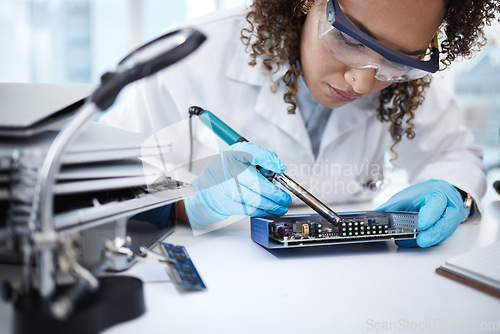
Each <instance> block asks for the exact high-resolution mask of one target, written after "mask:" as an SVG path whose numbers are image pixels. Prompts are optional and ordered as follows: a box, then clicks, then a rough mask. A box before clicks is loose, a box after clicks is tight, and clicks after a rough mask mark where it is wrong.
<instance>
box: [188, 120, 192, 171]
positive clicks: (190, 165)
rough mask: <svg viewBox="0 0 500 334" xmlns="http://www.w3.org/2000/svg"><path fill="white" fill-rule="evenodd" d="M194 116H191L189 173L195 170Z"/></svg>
mask: <svg viewBox="0 0 500 334" xmlns="http://www.w3.org/2000/svg"><path fill="white" fill-rule="evenodd" d="M192 118H193V114H191V113H190V114H189V172H192V169H193V119H192Z"/></svg>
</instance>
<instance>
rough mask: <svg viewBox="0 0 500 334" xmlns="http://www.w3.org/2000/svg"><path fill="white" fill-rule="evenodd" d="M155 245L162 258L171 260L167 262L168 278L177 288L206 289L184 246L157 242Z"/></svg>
mask: <svg viewBox="0 0 500 334" xmlns="http://www.w3.org/2000/svg"><path fill="white" fill-rule="evenodd" d="M157 245H158V246H159V248H160V251H161V252H162V254H163V256H165V257H167V258H169V259H171V260H172V261H169V262H167V265H168V268H169V274H170V277H171V278H172V280H173V282H174V283H175V284H176V285H177V286H178V287H180V288H182V289H186V290H205V289H206V286H205V283H203V281H202V279H201V277H200V274H198V271H197V270H196V267H195V266H194V264H193V261H191V258H190V257H189V255H188V253H187V251H186V248H185V247H184V246H178V245H173V244H169V243H166V242H159V243H157Z"/></svg>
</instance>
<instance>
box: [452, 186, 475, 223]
mask: <svg viewBox="0 0 500 334" xmlns="http://www.w3.org/2000/svg"><path fill="white" fill-rule="evenodd" d="M455 189H457V190H458V192H459V193H460V195H461V196H462V200H463V202H464V205H465V207H466V208H467V209H468V210H469V214H467V216H465V218H464V219H463V220H462V223H463V222H465V221H466V220H467V218H469V216H470V215H471V213H472V209H473V207H474V199H473V198H472V196H471V195H470V194H469V193H467V192H465V191H463V190H462V189H460V188H457V187H455Z"/></svg>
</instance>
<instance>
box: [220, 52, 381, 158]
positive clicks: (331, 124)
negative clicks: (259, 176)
mask: <svg viewBox="0 0 500 334" xmlns="http://www.w3.org/2000/svg"><path fill="white" fill-rule="evenodd" d="M248 60H249V56H248V53H246V52H236V54H235V56H234V57H232V59H231V63H230V64H229V66H228V70H227V76H228V78H230V79H233V80H237V81H240V82H243V83H246V84H249V85H254V86H260V91H259V95H258V98H257V101H256V105H255V111H256V112H257V113H258V114H260V115H261V116H262V117H264V118H265V119H267V120H269V121H270V122H272V123H273V124H274V125H275V126H277V127H278V128H280V129H281V130H282V131H283V132H285V133H287V134H288V135H290V136H291V137H293V138H294V139H295V140H296V141H297V143H298V144H299V145H301V146H303V147H305V148H306V149H307V151H308V152H309V153H310V155H311V158H312V157H313V152H312V147H311V142H310V139H309V135H308V133H307V130H306V128H305V124H304V121H303V119H302V116H301V115H300V114H299V112H300V111H298V112H297V113H295V114H288V111H287V108H288V104H286V103H284V102H283V95H284V94H285V92H286V91H287V86H286V85H285V84H284V82H283V80H282V79H283V76H284V74H285V73H286V71H287V70H288V65H286V66H282V67H281V68H280V69H279V70H278V71H275V73H274V74H273V79H274V80H275V81H276V82H279V83H280V85H279V86H278V89H277V91H276V92H275V93H272V92H271V88H270V87H271V86H272V84H273V82H272V81H271V76H270V74H269V72H268V71H266V70H265V69H263V67H262V65H261V64H262V63H261V62H259V61H258V62H257V64H256V65H255V67H251V66H250V65H248ZM275 94H276V95H277V96H280V99H279V100H277V99H276V97H275V96H274V95H275ZM377 100H378V94H374V95H372V96H369V97H367V98H363V99H360V100H357V101H354V102H351V103H349V104H346V105H345V106H342V107H340V108H337V109H335V110H334V111H333V114H332V115H331V116H330V118H329V119H328V123H327V125H326V128H325V131H324V133H323V138H322V140H321V145H320V150H319V155H318V159H319V158H321V155H322V152H323V150H324V149H325V148H326V147H327V146H328V145H330V144H331V143H332V142H334V141H335V140H336V139H338V138H339V137H340V136H342V135H343V134H345V133H346V132H349V131H351V130H352V129H353V128H355V127H356V126H357V125H359V124H360V123H361V122H364V121H366V120H367V119H368V118H370V117H372V116H373V114H374V113H375V112H376V111H375V108H376V101H377ZM276 101H279V104H277V103H276Z"/></svg>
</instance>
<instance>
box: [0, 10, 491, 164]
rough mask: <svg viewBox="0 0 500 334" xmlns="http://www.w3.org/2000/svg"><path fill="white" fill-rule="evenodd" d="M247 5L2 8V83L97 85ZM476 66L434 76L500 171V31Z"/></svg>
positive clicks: (474, 62)
mask: <svg viewBox="0 0 500 334" xmlns="http://www.w3.org/2000/svg"><path fill="white" fill-rule="evenodd" d="M247 3H248V0H0V45H1V52H0V82H33V83H97V82H99V78H100V76H101V74H102V73H104V72H105V71H107V70H110V69H113V68H114V67H115V65H116V64H117V62H118V61H119V60H120V59H121V58H123V56H124V55H126V54H127V53H128V52H129V51H131V50H132V49H134V48H135V47H137V46H138V45H140V44H142V43H144V42H146V41H148V40H151V39H153V38H154V37H155V36H157V35H159V34H161V32H163V31H164V30H165V29H166V28H168V27H169V26H171V25H172V24H176V23H180V22H183V21H185V20H188V19H191V18H194V17H197V16H201V15H203V14H206V13H209V12H211V11H214V10H216V9H218V8H227V7H235V6H243V5H245V4H247ZM487 35H488V38H489V44H488V45H487V46H486V47H485V48H484V49H483V50H482V51H481V52H480V53H479V54H478V55H477V56H476V57H475V58H474V59H473V60H469V61H463V62H459V63H457V64H454V65H453V67H452V70H450V71H445V73H444V74H442V73H438V74H436V80H440V81H441V83H442V85H444V86H445V87H446V88H447V89H448V90H450V91H452V92H454V93H455V94H456V96H457V98H458V100H459V103H460V106H461V109H462V110H461V113H462V114H461V115H462V121H463V123H464V124H466V125H467V126H468V127H469V128H470V129H471V130H472V131H473V133H474V135H475V140H476V143H477V145H478V146H480V147H481V148H482V149H483V150H484V161H485V163H486V165H487V167H488V168H494V167H500V28H499V26H498V25H494V26H492V27H488V30H487Z"/></svg>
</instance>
